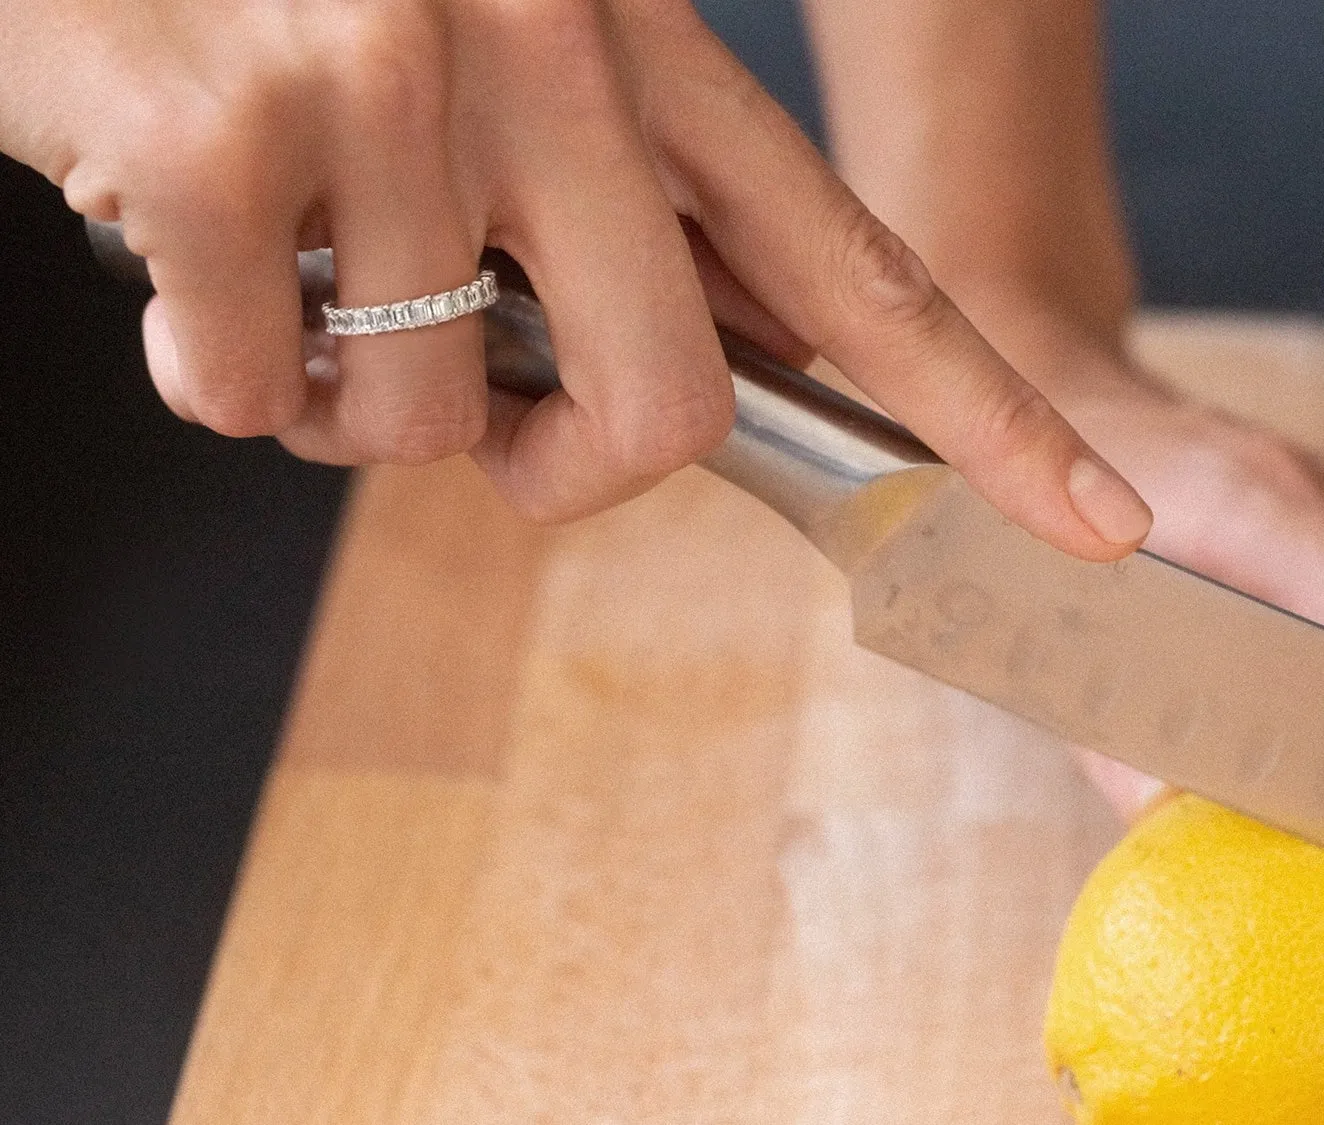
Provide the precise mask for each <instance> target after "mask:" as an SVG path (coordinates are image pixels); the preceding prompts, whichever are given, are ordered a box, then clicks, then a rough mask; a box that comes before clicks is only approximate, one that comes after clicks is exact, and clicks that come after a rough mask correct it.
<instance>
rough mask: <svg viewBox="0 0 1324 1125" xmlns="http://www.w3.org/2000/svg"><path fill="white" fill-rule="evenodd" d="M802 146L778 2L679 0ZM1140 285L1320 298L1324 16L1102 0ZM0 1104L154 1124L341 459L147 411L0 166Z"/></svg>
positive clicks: (282, 682)
mask: <svg viewBox="0 0 1324 1125" xmlns="http://www.w3.org/2000/svg"><path fill="white" fill-rule="evenodd" d="M700 7H701V9H702V10H703V12H704V14H705V16H706V17H707V18H708V19H709V21H710V22H711V23H712V25H713V26H714V27H715V28H716V30H717V31H718V32H719V33H720V34H722V35H723V36H724V37H725V38H726V39H727V41H728V42H729V43H730V44H731V45H732V47H733V48H734V49H735V50H736V51H737V52H738V53H740V54H741V55H742V56H743V57H744V58H745V60H746V61H747V62H748V64H749V65H750V66H751V67H752V68H753V69H754V70H755V71H756V72H757V73H758V74H759V75H760V76H761V77H762V79H763V80H764V82H765V83H766V84H767V85H768V86H769V87H770V88H771V89H772V90H773V92H774V93H775V94H776V95H777V96H778V97H779V98H780V99H781V100H782V101H783V102H784V104H786V105H787V107H788V108H789V109H790V110H791V111H792V112H793V113H794V114H795V115H796V116H797V117H798V118H799V119H800V120H801V121H802V122H803V123H804V126H805V128H806V130H807V131H808V132H809V133H810V134H811V135H812V136H814V137H815V139H816V140H818V141H819V143H820V144H822V143H823V136H824V129H823V123H822V120H821V116H820V113H819V111H818V107H817V102H816V99H815V96H814V85H813V79H812V69H811V64H810V61H809V57H808V52H807V49H806V46H805V42H804V37H803V33H802V28H801V24H800V20H799V16H798V13H797V10H796V8H795V5H794V2H793V0H702V2H701V3H700ZM1107 20H1108V37H1109V56H1110V58H1109V61H1110V96H1111V104H1112V112H1113V122H1114V128H1115V139H1116V147H1117V151H1118V154H1119V159H1120V166H1121V173H1122V184H1123V194H1124V199H1125V205H1126V209H1127V214H1128V219H1129V222H1130V226H1131V230H1132V237H1133V241H1134V244H1135V246H1136V250H1137V254H1138V259H1139V263H1140V269H1141V274H1142V281H1143V293H1144V299H1145V301H1146V302H1147V303H1148V304H1150V305H1156V306H1186V307H1210V308H1243V309H1266V310H1269V309H1271V310H1291V311H1298V312H1306V313H1313V314H1321V313H1324V68H1320V67H1319V65H1318V52H1319V45H1320V44H1321V43H1324V8H1321V6H1320V5H1319V4H1318V3H1316V2H1315V0H1282V2H1281V3H1279V4H1275V5H1272V6H1260V5H1250V4H1232V3H1228V2H1226V0H1115V2H1114V3H1112V4H1111V5H1110V6H1109V9H1108V13H1107ZM0 296H2V297H3V305H0V307H2V308H3V310H4V313H3V317H0V387H3V398H2V399H0V403H2V408H0V465H3V467H4V470H5V473H4V488H3V493H0V495H2V496H3V499H2V500H0V513H2V518H0V1122H3V1123H4V1125H8V1123H9V1122H14V1123H16V1125H18V1123H21V1125H46V1123H48V1122H49V1123H60V1125H65V1123H71V1122H85V1121H93V1120H95V1121H97V1122H103V1123H120V1122H124V1123H135V1125H136V1123H152V1122H159V1121H163V1120H164V1119H165V1116H166V1113H167V1109H168V1105H169V1100H170V1096H171V1093H172V1091H173V1088H174V1084H175V1079H176V1076H177V1073H178V1069H179V1065H180V1063H181V1060H182V1058H183V1054H184V1050H185V1047H186V1044H187V1037H188V1033H189V1028H190V1026H191V1023H192V1020H193V1017H194V1013H195V1011H196V1008H197V1004H198V1000H199V998H200V995H201V991H202V988H203V984H204V981H205V976H206V971H207V965H208V961H209V958H210V956H211V952H212V949H213V947H214V945H215V942H216V938H217V935H218V932H219V928H220V924H221V920H222V918H223V914H224V910H225V905H226V900H227V895H228V893H229V888H230V886H231V884H232V881H233V878H234V874H235V869H236V866H237V864H238V861H239V858H240V855H241V853H242V848H243V843H244V838H245V833H246V830H247V826H248V823H249V820H250V817H251V815H252V808H253V803H254V801H255V799H256V796H257V793H258V790H259V787H260V784H261V780H262V777H263V773H264V771H265V769H266V766H267V763H268V761H269V760H270V757H271V754H272V751H273V749H274V746H275V740H276V738H277V736H278V733H279V725H280V721H281V715H282V710H283V707H284V703H285V700H286V696H287V694H288V691H289V687H290V684H291V682H292V680H293V677H294V675H295V673H296V671H297V664H298V659H299V653H300V648H301V644H302V641H303V637H304V633H305V630H306V627H307V623H308V620H309V616H310V614H311V612H312V609H313V605H314V602H315V598H316V594H317V588H318V582H319V579H320V576H321V572H322V568H323V565H324V563H325V560H326V557H327V553H328V550H329V548H330V545H331V543H332V539H333V536H334V532H335V528H336V522H337V517H338V513H339V510H340V505H341V501H342V497H343V494H344V488H345V485H346V481H347V477H346V475H345V474H344V473H342V472H339V471H335V470H329V469H324V468H319V467H314V466H308V465H303V464H301V463H299V462H296V461H294V460H293V459H292V458H290V457H287V456H286V455H285V454H283V453H282V451H281V450H280V449H279V447H277V446H276V445H275V444H274V443H272V442H266V441H246V442H234V441H227V440H224V439H220V438H216V437H214V436H212V435H210V434H208V433H206V432H203V431H201V430H197V429H194V428H191V427H187V426H185V425H183V424H182V423H179V422H177V421H176V420H174V419H173V418H172V417H171V416H170V415H169V414H168V413H167V412H166V410H165V409H164V407H162V406H161V405H160V403H159V402H158V401H157V400H156V398H155V395H154V392H153V391H152V389H151V386H150V383H149V382H148V380H147V377H146V375H145V372H144V369H143V363H142V356H141V348H140V343H139V339H138V327H137V314H138V311H139V307H140V304H141V298H139V297H136V296H134V295H132V294H128V293H125V292H123V291H121V290H119V289H118V288H117V287H116V286H115V285H114V284H112V283H111V282H109V281H108V280H107V279H105V278H104V277H102V276H101V275H100V274H99V272H98V271H97V269H96V267H95V265H94V264H93V263H92V262H91V260H90V258H89V256H88V253H87V251H86V248H85V246H84V244H83V240H82V234H81V222H80V220H78V219H77V217H75V216H73V215H71V214H69V213H68V212H67V211H66V210H65V209H64V208H63V206H62V203H61V200H60V196H59V193H58V192H57V191H55V190H54V189H53V188H51V187H50V185H48V184H46V183H45V182H44V181H42V180H40V179H39V178H38V177H36V176H35V175H33V174H32V173H30V172H29V171H27V170H26V169H23V168H21V167H19V166H17V165H14V164H12V163H0Z"/></svg>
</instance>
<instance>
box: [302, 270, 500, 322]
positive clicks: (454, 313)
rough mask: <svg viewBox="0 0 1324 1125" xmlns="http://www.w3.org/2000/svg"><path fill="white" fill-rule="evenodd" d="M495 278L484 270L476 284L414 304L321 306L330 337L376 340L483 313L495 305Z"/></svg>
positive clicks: (398, 302)
mask: <svg viewBox="0 0 1324 1125" xmlns="http://www.w3.org/2000/svg"><path fill="white" fill-rule="evenodd" d="M499 295H500V294H499V293H498V291H497V283H496V274H494V273H493V272H492V271H491V270H483V272H482V273H480V274H479V275H478V278H477V280H475V281H471V282H469V284H468V285H461V286H460V287H459V288H458V289H448V290H447V291H446V292H445V293H433V294H432V295H431V296H430V297H418V298H417V299H415V300H413V301H395V302H393V303H391V304H389V305H361V306H359V307H357V308H348V309H338V308H336V307H335V306H334V305H330V304H326V305H323V306H322V315H323V316H324V317H326V331H327V335H329V336H376V335H378V334H379V333H382V332H406V331H408V330H409V329H411V328H427V327H429V326H431V325H433V324H445V323H446V322H447V321H448V320H458V319H459V318H460V317H462V316H468V315H469V314H470V313H476V312H482V311H483V309H486V308H491V306H493V305H494V304H496V300H497V297H498V296H499Z"/></svg>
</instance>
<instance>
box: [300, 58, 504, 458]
mask: <svg viewBox="0 0 1324 1125" xmlns="http://www.w3.org/2000/svg"><path fill="white" fill-rule="evenodd" d="M354 49H355V51H356V52H357V55H356V56H354V57H351V59H349V60H348V61H347V63H346V67H345V70H346V73H347V74H349V75H350V76H351V77H350V78H349V79H347V80H346V90H345V91H344V97H342V98H341V100H340V101H339V102H338V103H337V104H338V110H339V112H338V113H336V114H335V125H334V127H333V135H332V139H331V148H332V152H333V163H332V168H333V172H332V183H331V185H330V188H329V191H328V198H327V201H326V211H327V214H328V215H329V225H330V229H331V236H332V238H331V241H332V243H333V248H334V251H335V258H336V284H337V304H338V305H339V306H341V307H358V306H372V305H382V304H390V303H393V302H396V301H404V300H414V299H418V298H422V297H427V296H430V295H433V294H437V293H442V292H446V291H449V290H452V289H456V288H458V287H460V286H462V285H466V284H468V283H469V282H471V281H473V280H474V279H475V278H476V277H477V274H478V255H479V251H480V249H481V241H482V239H481V233H478V234H475V233H473V231H472V230H471V227H472V226H473V225H474V224H472V223H471V222H470V220H469V218H468V216H467V214H466V212H465V210H464V208H463V207H462V206H461V205H460V203H459V201H458V200H457V198H456V195H455V193H454V191H453V190H452V186H451V180H450V174H449V169H448V166H447V161H446V158H445V155H444V148H445V145H444V132H443V111H444V106H445V90H444V88H443V85H442V84H443V82H444V75H443V74H442V73H441V71H442V69H443V67H442V63H441V62H440V61H438V62H436V69H437V72H438V73H435V74H433V73H428V72H427V68H426V67H424V66H423V64H422V61H421V60H425V59H426V58H427V57H428V56H427V52H426V51H422V50H417V51H410V52H406V53H404V54H403V56H402V55H400V54H397V55H395V56H393V57H392V58H391V59H389V60H387V59H379V58H376V57H374V55H373V52H374V51H376V50H379V49H381V48H380V45H374V43H373V40H372V37H371V36H365V37H363V40H362V41H359V40H356V41H355V43H354ZM401 57H403V58H405V59H407V60H408V64H407V65H406V64H405V63H402V62H401ZM383 74H385V75H388V76H389V80H387V79H386V78H383V77H382V75H383ZM372 75H376V77H375V78H372V77H364V76H372ZM336 356H337V365H338V370H339V381H338V386H337V387H336V388H334V389H333V390H330V391H318V392H317V393H314V394H312V395H311V397H310V399H309V403H308V410H307V411H306V413H305V416H304V417H303V418H301V419H300V421H299V423H298V424H297V425H295V426H293V427H290V428H289V429H287V430H286V431H285V432H284V434H283V435H282V437H283V439H284V440H285V441H286V443H287V444H288V445H291V446H295V447H308V448H312V447H313V446H317V447H319V448H320V449H322V451H323V452H324V453H328V454H329V453H331V452H334V454H335V459H336V460H340V461H344V462H366V461H389V462H404V463H418V462H425V461H432V460H436V459H438V458H441V457H445V456H447V455H449V454H453V453H459V452H462V451H464V450H466V449H468V448H469V447H470V446H471V445H473V443H474V442H475V441H477V440H478V438H479V437H480V436H481V434H482V432H483V429H484V427H485V424H486V421H485V412H486V397H487V396H486V386H485V383H484V379H483V368H482V322H481V318H479V317H478V316H474V315H470V316H465V317H462V318H460V319H458V320H453V321H450V322H448V323H444V324H437V325H433V326H429V327H425V328H419V329H411V330H404V331H396V332H390V333H384V334H380V335H372V336H353V337H349V336H346V337H340V338H339V339H338V341H337V347H336ZM324 459H325V458H324Z"/></svg>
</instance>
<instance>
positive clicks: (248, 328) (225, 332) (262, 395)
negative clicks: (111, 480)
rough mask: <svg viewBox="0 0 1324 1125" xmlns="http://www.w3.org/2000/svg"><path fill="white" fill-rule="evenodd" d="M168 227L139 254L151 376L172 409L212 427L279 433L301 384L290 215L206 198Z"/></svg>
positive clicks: (294, 411)
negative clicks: (152, 297) (158, 243)
mask: <svg viewBox="0 0 1324 1125" xmlns="http://www.w3.org/2000/svg"><path fill="white" fill-rule="evenodd" d="M171 227H172V228H173V233H172V236H171V237H170V238H168V239H163V240H162V247H163V248H162V250H161V252H159V253H153V254H150V255H149V257H148V269H149V271H150V272H151V276H152V283H153V285H154V286H155V288H156V291H157V294H158V300H157V301H153V302H152V308H151V312H150V315H149V316H147V317H146V318H145V319H144V344H145V346H146V347H147V348H148V352H147V356H148V367H149V370H150V372H151V374H152V378H153V381H154V382H155V383H156V385H157V387H158V389H159V390H160V393H161V394H162V397H163V398H164V399H165V401H166V403H167V405H169V406H170V408H171V409H172V410H173V411H174V412H175V413H176V414H178V415H180V417H183V418H187V419H190V420H194V421H198V422H201V423H202V424H203V425H205V426H208V427H210V428H211V429H213V430H216V431H217V432H219V433H222V434H226V435H229V436H231V437H253V436H256V435H261V434H274V433H277V432H279V431H280V430H282V429H284V428H285V427H286V426H288V425H289V424H290V423H291V422H292V421H293V420H294V419H295V418H296V417H298V415H299V414H300V413H301V412H302V411H303V407H304V391H305V387H304V374H303V363H302V361H301V358H300V347H301V344H300V337H301V332H302V312H301V303H300V297H299V273H298V257H297V251H296V249H295V243H294V223H293V221H292V219H291V218H290V217H288V216H283V215H282V214H281V213H280V211H279V209H278V208H270V209H264V208H256V207H254V208H247V207H241V206H237V205H235V206H230V205H227V204H226V203H225V202H222V203H220V204H216V203H215V202H214V201H209V203H208V204H207V206H206V207H198V208H195V209H190V211H189V213H188V215H187V217H186V218H184V219H183V220H182V221H181V220H176V221H174V222H172V223H171Z"/></svg>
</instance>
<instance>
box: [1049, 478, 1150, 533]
mask: <svg viewBox="0 0 1324 1125" xmlns="http://www.w3.org/2000/svg"><path fill="white" fill-rule="evenodd" d="M1067 494H1068V495H1069V496H1070V497H1071V503H1072V506H1073V507H1074V508H1075V509H1076V514H1077V515H1079V516H1080V518H1081V519H1082V520H1084V521H1085V523H1087V524H1088V525H1089V526H1090V528H1091V529H1093V531H1094V532H1095V534H1097V535H1098V536H1099V537H1100V538H1101V539H1103V540H1105V541H1106V542H1108V543H1110V544H1112V545H1114V546H1119V547H1123V546H1126V547H1138V546H1139V545H1140V544H1141V543H1142V542H1144V539H1145V537H1146V536H1147V535H1148V534H1149V531H1150V528H1152V527H1153V525H1154V513H1153V512H1152V511H1151V510H1150V507H1149V505H1148V504H1146V503H1145V501H1144V500H1143V499H1141V497H1140V494H1139V493H1138V492H1136V490H1135V489H1134V488H1132V487H1131V485H1130V484H1128V483H1127V482H1126V480H1124V479H1123V478H1122V476H1121V475H1120V474H1119V473H1118V472H1117V471H1116V470H1115V469H1114V468H1113V467H1112V466H1111V465H1108V464H1106V463H1105V462H1103V461H1101V460H1099V459H1098V458H1096V457H1094V456H1090V455H1085V456H1082V457H1078V458H1077V459H1076V460H1075V462H1074V463H1073V464H1072V466H1071V469H1070V470H1069V472H1068V473H1067Z"/></svg>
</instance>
